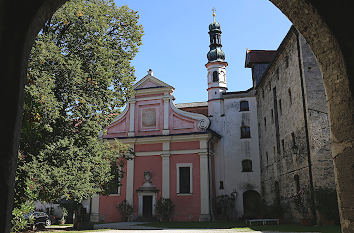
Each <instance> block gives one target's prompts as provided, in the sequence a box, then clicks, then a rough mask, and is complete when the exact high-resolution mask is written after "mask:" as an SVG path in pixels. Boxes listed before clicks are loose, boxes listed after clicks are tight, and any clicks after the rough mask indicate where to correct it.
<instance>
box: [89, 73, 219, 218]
mask: <svg viewBox="0 0 354 233" xmlns="http://www.w3.org/2000/svg"><path fill="white" fill-rule="evenodd" d="M134 89H135V95H134V96H133V97H132V98H131V99H130V100H129V103H128V104H127V106H126V108H125V110H124V111H123V112H122V114H120V115H119V116H118V117H117V118H116V119H115V120H114V121H113V123H112V124H110V125H109V126H108V127H106V129H105V130H106V133H105V134H104V135H103V136H102V137H103V138H104V139H106V140H114V139H118V140H119V141H121V142H123V143H126V144H129V145H130V146H131V147H132V148H133V149H134V151H135V156H134V158H133V159H131V160H127V161H125V166H124V168H123V169H124V170H123V171H124V173H125V175H124V178H122V180H121V183H122V186H121V187H120V188H119V190H118V193H117V194H113V195H109V196H98V197H96V198H95V199H94V202H95V203H94V205H95V208H97V210H98V212H99V216H100V218H101V219H103V220H104V221H105V222H116V221H120V216H119V212H118V210H117V208H116V206H117V204H118V203H120V202H121V201H123V200H127V201H128V203H130V204H131V205H132V206H133V208H134V213H133V219H137V218H139V217H143V218H144V217H154V216H155V214H156V213H155V208H154V207H155V204H156V202H157V200H158V199H159V198H161V197H164V198H170V199H171V200H172V202H173V203H174V204H175V208H174V211H173V214H172V216H171V220H173V221H203V220H209V219H210V197H211V190H212V183H211V181H212V180H213V177H212V167H213V164H212V160H211V159H210V156H209V148H208V145H209V142H210V140H211V139H213V138H215V137H216V136H215V133H214V134H213V133H212V132H211V131H210V130H208V128H209V125H210V120H209V119H208V117H206V116H205V115H202V114H198V113H194V112H187V111H183V110H181V109H178V108H177V107H176V106H175V104H174V103H173V99H174V97H173V96H172V93H173V90H174V88H173V87H172V86H170V85H168V84H166V83H164V82H162V81H160V80H159V79H157V78H155V77H154V76H153V74H152V71H151V70H149V72H148V75H147V76H145V77H144V78H143V79H141V80H140V81H139V82H137V83H136V84H135V86H134Z"/></svg>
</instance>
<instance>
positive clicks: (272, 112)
mask: <svg viewBox="0 0 354 233" xmlns="http://www.w3.org/2000/svg"><path fill="white" fill-rule="evenodd" d="M270 113H271V115H272V118H271V119H272V124H273V123H274V111H273V109H271V110H270Z"/></svg>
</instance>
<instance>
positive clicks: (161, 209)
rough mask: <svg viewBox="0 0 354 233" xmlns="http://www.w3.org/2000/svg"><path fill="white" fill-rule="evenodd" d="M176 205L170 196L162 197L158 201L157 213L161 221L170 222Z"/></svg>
mask: <svg viewBox="0 0 354 233" xmlns="http://www.w3.org/2000/svg"><path fill="white" fill-rule="evenodd" d="M174 207H175V205H174V204H173V202H172V201H171V199H169V198H160V199H159V200H158V201H157V203H156V207H155V210H156V215H157V216H158V217H160V221H162V222H168V221H169V220H170V215H171V213H172V211H173V208H174Z"/></svg>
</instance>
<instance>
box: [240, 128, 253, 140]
mask: <svg viewBox="0 0 354 233" xmlns="http://www.w3.org/2000/svg"><path fill="white" fill-rule="evenodd" d="M250 137H251V130H250V127H248V126H242V127H241V138H250Z"/></svg>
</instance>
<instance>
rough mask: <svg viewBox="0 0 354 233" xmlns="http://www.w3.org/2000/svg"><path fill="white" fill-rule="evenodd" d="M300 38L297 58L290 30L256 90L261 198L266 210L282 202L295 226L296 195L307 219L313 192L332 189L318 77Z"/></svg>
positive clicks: (325, 113)
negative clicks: (306, 211) (302, 199)
mask: <svg viewBox="0 0 354 233" xmlns="http://www.w3.org/2000/svg"><path fill="white" fill-rule="evenodd" d="M300 38H301V40H300V44H301V46H300V49H301V50H300V53H299V51H298V45H297V32H296V30H295V29H294V28H292V29H290V31H289V33H288V34H287V36H286V37H285V39H284V40H283V42H282V44H281V46H280V47H279V49H278V54H277V57H276V58H275V59H274V61H273V63H272V64H271V65H270V66H269V68H268V70H267V71H266V73H265V75H264V76H263V80H262V81H261V82H260V84H259V85H258V86H257V88H256V89H257V102H258V122H259V135H260V136H259V146H260V155H261V174H262V175H261V177H262V181H261V182H262V194H263V198H264V200H265V202H266V203H267V204H272V203H276V202H277V200H278V199H280V203H281V205H282V206H283V207H285V208H284V209H285V215H284V218H285V219H288V220H290V219H293V220H295V221H296V220H297V221H299V220H300V219H301V218H303V216H302V215H301V213H300V212H299V211H298V209H296V207H295V204H294V203H295V202H294V195H295V194H297V193H299V191H301V192H302V193H303V195H304V200H305V203H306V206H307V210H308V217H311V216H312V215H311V214H312V212H311V211H312V209H311V187H312V186H314V189H316V187H317V186H318V187H329V188H334V173H333V162H332V159H331V153H330V145H331V144H330V132H329V123H328V110H327V102H326V98H325V97H326V96H325V91H324V86H323V81H322V76H321V72H320V70H319V67H318V65H317V62H316V59H315V57H314V55H313V54H312V52H311V49H310V48H309V46H308V45H307V44H306V41H305V40H304V39H303V38H302V37H301V35H300ZM299 54H300V56H299ZM299 59H300V61H299ZM302 78H303V80H304V82H303V84H302V80H301V79H302ZM302 85H303V86H304V92H303V91H302ZM303 97H304V98H303ZM304 102H305V107H304V104H303V103H304ZM304 111H305V112H304ZM305 117H306V120H305ZM306 131H307V132H308V135H306ZM309 155H310V159H309ZM309 161H311V163H309ZM311 179H313V184H312V181H311Z"/></svg>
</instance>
